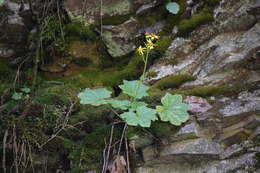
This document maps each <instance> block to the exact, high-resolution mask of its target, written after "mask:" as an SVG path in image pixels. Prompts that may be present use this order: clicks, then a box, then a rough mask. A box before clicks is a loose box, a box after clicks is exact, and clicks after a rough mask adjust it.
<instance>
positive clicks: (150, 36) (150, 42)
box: [137, 33, 159, 56]
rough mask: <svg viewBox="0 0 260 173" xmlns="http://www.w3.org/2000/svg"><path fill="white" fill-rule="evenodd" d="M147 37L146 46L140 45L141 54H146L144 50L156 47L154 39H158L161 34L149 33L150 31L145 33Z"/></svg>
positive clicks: (138, 50) (139, 51) (138, 49)
mask: <svg viewBox="0 0 260 173" xmlns="http://www.w3.org/2000/svg"><path fill="white" fill-rule="evenodd" d="M145 38H146V43H145V46H144V47H143V46H139V47H138V48H137V52H138V53H139V54H140V55H142V56H143V55H144V52H145V51H146V50H152V49H154V47H155V43H154V41H156V40H158V39H159V36H158V35H156V34H149V33H145Z"/></svg>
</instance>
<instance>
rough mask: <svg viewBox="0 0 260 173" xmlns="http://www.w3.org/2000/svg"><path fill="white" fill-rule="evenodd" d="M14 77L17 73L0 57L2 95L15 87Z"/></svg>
mask: <svg viewBox="0 0 260 173" xmlns="http://www.w3.org/2000/svg"><path fill="white" fill-rule="evenodd" d="M14 75H15V71H14V70H13V69H11V68H10V67H9V66H8V65H7V62H6V61H5V60H4V59H2V58H1V57H0V95H1V94H2V92H3V91H4V90H6V89H8V88H11V87H12V86H13V80H14Z"/></svg>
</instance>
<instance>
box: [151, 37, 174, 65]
mask: <svg viewBox="0 0 260 173" xmlns="http://www.w3.org/2000/svg"><path fill="white" fill-rule="evenodd" d="M171 43H172V38H171V37H161V38H160V39H159V40H158V41H157V42H156V46H155V48H154V50H152V52H151V55H150V56H151V57H152V58H153V59H152V60H154V59H157V58H160V57H162V56H163V55H164V53H165V51H166V50H167V49H168V47H169V46H170V45H171Z"/></svg>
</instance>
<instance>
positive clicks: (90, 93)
mask: <svg viewBox="0 0 260 173" xmlns="http://www.w3.org/2000/svg"><path fill="white" fill-rule="evenodd" d="M111 93H112V92H111V91H108V90H107V89H105V88H98V89H89V88H86V89H85V90H84V91H82V92H80V93H79V94H78V97H79V99H80V103H81V104H90V105H94V106H99V105H102V104H107V100H105V99H107V98H110V97H111Z"/></svg>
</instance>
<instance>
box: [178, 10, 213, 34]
mask: <svg viewBox="0 0 260 173" xmlns="http://www.w3.org/2000/svg"><path fill="white" fill-rule="evenodd" d="M211 21H214V18H213V16H212V10H211V9H208V8H204V9H203V10H202V11H201V12H200V13H198V14H195V15H193V16H192V17H191V18H190V19H185V20H182V21H181V22H180V23H179V25H178V29H179V31H178V35H181V36H186V35H187V34H189V33H190V32H191V31H193V30H194V29H195V28H197V27H198V26H200V25H203V24H206V23H208V22H211Z"/></svg>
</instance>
